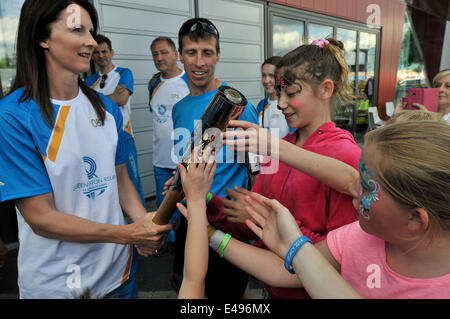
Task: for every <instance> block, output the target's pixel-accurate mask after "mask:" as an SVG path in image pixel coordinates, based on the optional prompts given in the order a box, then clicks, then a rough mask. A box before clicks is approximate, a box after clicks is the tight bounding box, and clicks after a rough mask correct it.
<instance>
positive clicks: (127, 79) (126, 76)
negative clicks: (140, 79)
mask: <svg viewBox="0 0 450 319" xmlns="http://www.w3.org/2000/svg"><path fill="white" fill-rule="evenodd" d="M118 72H119V73H120V80H119V83H118V84H123V85H125V87H126V88H127V89H128V91H130V95H131V94H133V91H134V78H133V73H132V72H131V70H130V69H124V68H118Z"/></svg>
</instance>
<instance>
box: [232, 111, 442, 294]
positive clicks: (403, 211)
mask: <svg viewBox="0 0 450 319" xmlns="http://www.w3.org/2000/svg"><path fill="white" fill-rule="evenodd" d="M449 157H450V127H449V126H448V125H447V123H446V122H445V121H444V120H442V119H440V120H436V119H431V120H419V121H414V120H409V121H408V120H407V121H403V120H401V119H399V120H398V121H397V122H395V123H392V124H389V125H385V126H384V127H382V128H378V129H376V130H374V131H371V132H369V133H367V134H366V137H365V143H364V147H363V151H362V155H361V159H360V162H359V173H360V194H359V196H358V197H356V198H355V199H354V205H355V208H356V212H357V215H358V221H356V222H354V223H351V224H349V225H345V226H343V227H341V228H338V229H336V230H333V231H331V232H330V233H329V234H328V236H327V238H326V240H323V241H321V242H319V243H318V244H316V245H311V243H310V240H309V239H308V238H307V237H306V236H305V235H304V233H303V232H302V231H301V230H300V229H299V227H298V226H297V223H296V221H295V220H294V219H293V217H292V215H291V214H290V213H289V210H288V209H287V208H286V207H284V206H283V205H281V204H280V203H279V202H278V201H277V200H273V199H268V198H266V197H263V196H261V195H259V194H251V196H250V197H247V202H248V203H249V206H248V208H247V210H248V212H249V213H250V215H251V216H252V217H253V218H254V220H256V222H257V224H258V225H256V224H255V223H253V222H251V221H247V225H248V226H249V227H250V228H251V229H252V230H253V231H254V232H255V233H256V234H257V235H258V237H259V238H261V239H262V240H263V241H264V243H265V244H266V245H267V247H269V248H270V249H271V250H272V252H269V251H267V250H262V249H259V248H256V247H253V246H250V245H247V244H244V243H242V242H239V241H238V240H235V239H231V240H229V242H228V245H227V246H226V248H225V249H224V250H223V254H224V257H225V258H226V259H228V260H230V261H231V262H233V263H234V264H235V265H237V266H238V267H240V268H242V269H243V270H245V271H247V272H248V273H249V274H252V275H253V276H256V277H257V278H259V279H260V280H263V281H266V282H269V283H270V284H272V285H274V286H281V287H305V288H306V290H307V291H308V293H309V294H310V296H311V297H313V298H358V297H365V298H384V299H393V298H400V299H415V298H433V299H434V298H446V299H448V298H450V255H449V249H448V247H449V246H450V214H449V210H448V203H449V201H450V195H449V192H448V190H449V189H450V162H449V161H448V158H449ZM283 260H284V261H283ZM261 265H264V267H261ZM286 270H288V271H289V272H290V273H291V274H289V272H287V271H286Z"/></svg>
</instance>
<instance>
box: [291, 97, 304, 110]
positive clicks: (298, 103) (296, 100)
mask: <svg viewBox="0 0 450 319" xmlns="http://www.w3.org/2000/svg"><path fill="white" fill-rule="evenodd" d="M291 104H292V106H293V107H294V108H296V109H298V108H300V107H302V105H303V102H302V100H300V98H298V97H296V98H294V99H293V100H292V103H291Z"/></svg>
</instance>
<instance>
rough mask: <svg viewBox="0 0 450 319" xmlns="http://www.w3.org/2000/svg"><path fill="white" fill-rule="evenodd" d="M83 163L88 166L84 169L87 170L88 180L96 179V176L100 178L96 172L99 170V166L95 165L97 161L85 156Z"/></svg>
mask: <svg viewBox="0 0 450 319" xmlns="http://www.w3.org/2000/svg"><path fill="white" fill-rule="evenodd" d="M83 162H84V163H85V164H87V165H85V166H84V169H85V170H86V175H87V177H88V179H89V180H91V179H92V178H94V176H95V177H98V176H97V175H95V171H96V170H97V164H96V163H95V161H94V160H93V159H92V158H90V157H88V156H84V157H83Z"/></svg>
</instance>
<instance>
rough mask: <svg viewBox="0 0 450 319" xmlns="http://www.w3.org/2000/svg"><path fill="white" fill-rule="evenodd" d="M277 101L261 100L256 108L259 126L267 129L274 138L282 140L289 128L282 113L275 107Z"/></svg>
mask: <svg viewBox="0 0 450 319" xmlns="http://www.w3.org/2000/svg"><path fill="white" fill-rule="evenodd" d="M277 105H278V101H277V100H271V99H263V100H261V101H260V102H259V104H258V106H257V112H258V121H259V125H261V126H263V127H264V128H266V129H268V130H269V131H270V132H271V134H273V135H275V136H276V137H279V138H283V137H285V136H286V134H287V133H289V126H288V125H287V122H286V119H285V117H284V115H283V112H282V111H281V110H279V109H278V107H277Z"/></svg>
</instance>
